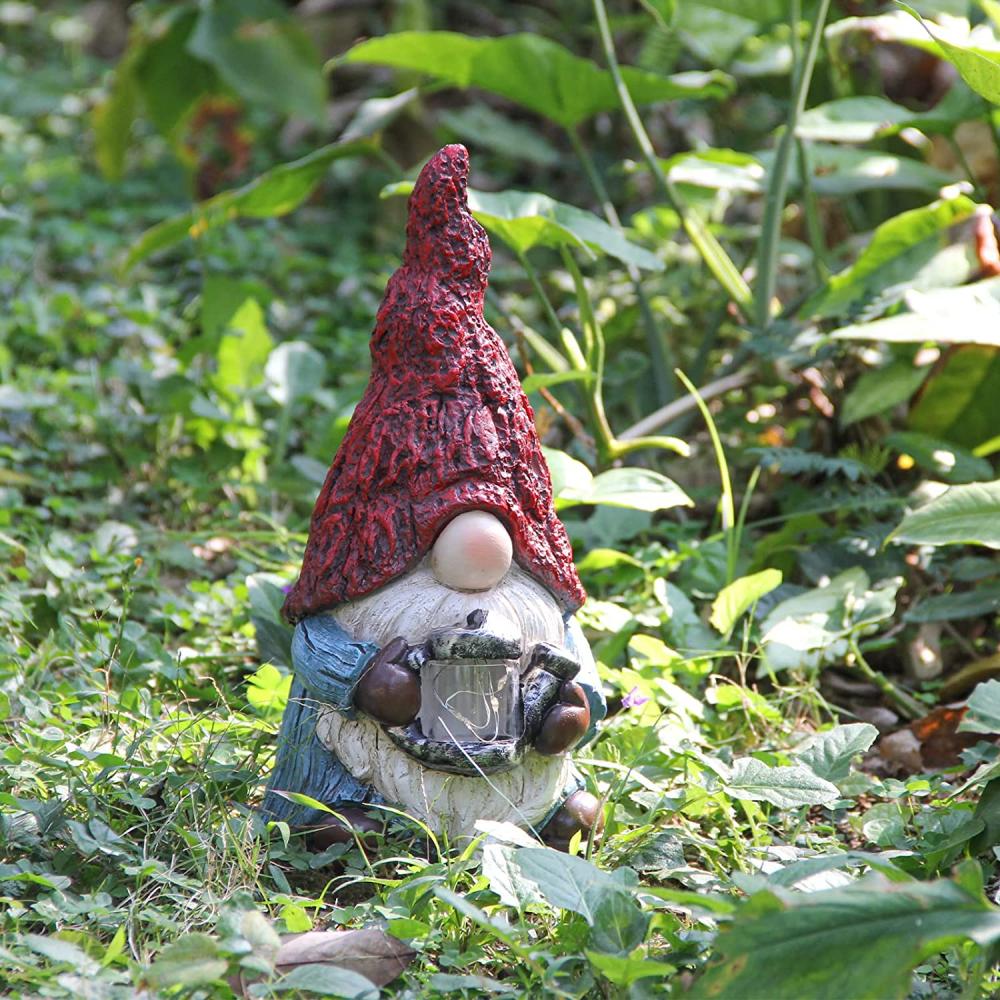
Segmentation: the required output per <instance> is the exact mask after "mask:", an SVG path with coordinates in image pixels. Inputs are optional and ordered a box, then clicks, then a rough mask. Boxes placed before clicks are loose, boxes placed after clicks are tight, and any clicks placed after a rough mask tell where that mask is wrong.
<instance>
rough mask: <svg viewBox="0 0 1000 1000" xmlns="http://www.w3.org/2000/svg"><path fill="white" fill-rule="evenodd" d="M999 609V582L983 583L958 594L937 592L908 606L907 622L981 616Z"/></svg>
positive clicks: (945, 620) (955, 619)
mask: <svg viewBox="0 0 1000 1000" xmlns="http://www.w3.org/2000/svg"><path fill="white" fill-rule="evenodd" d="M997 611H1000V584H992V585H990V584H985V585H980V586H978V587H976V588H975V590H967V591H964V592H963V593H960V594H938V595H936V596H934V597H928V598H925V599H924V600H922V601H920V603H919V604H915V605H914V606H913V607H912V608H910V609H909V610H908V611H907V612H906V614H905V615H903V620H904V621H907V622H947V621H959V620H961V619H963V618H981V617H982V616H983V615H989V614H993V613H994V612H997Z"/></svg>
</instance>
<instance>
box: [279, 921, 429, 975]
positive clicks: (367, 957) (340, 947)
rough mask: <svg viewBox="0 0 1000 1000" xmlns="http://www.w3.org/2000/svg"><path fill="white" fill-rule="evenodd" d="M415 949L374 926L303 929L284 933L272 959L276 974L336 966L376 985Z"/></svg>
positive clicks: (404, 963)
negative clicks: (304, 968)
mask: <svg viewBox="0 0 1000 1000" xmlns="http://www.w3.org/2000/svg"><path fill="white" fill-rule="evenodd" d="M415 955H416V952H415V951H414V950H413V949H412V948H411V947H410V946H409V945H407V944H406V943H405V942H403V941H400V940H399V939H398V938H394V937H392V936H391V935H389V934H386V932H385V931H383V930H380V929H379V928H378V927H363V928H361V929H360V930H353V931H306V932H305V933H303V934H284V935H282V938H281V948H280V949H279V950H278V957H277V958H276V959H275V963H274V964H275V968H276V969H277V971H278V972H280V973H287V972H291V970H292V969H294V968H295V967H296V966H298V965H315V964H317V963H323V964H325V965H336V966H338V967H339V968H341V969H350V970H352V971H353V972H357V973H360V974H361V975H362V976H364V977H365V978H366V979H370V980H371V981H372V982H373V983H374V984H375V985H376V986H385V985H387V984H388V983H391V982H392V981H393V980H394V979H395V978H396V977H397V976H398V975H399V974H400V973H401V972H402V971H403V970H404V969H405V968H406V967H407V966H408V965H409V964H410V962H412V961H413V958H414V956H415Z"/></svg>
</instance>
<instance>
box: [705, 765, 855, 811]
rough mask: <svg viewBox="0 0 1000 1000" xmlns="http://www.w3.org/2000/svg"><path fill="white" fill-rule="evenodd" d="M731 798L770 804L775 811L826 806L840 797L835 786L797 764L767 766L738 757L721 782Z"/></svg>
mask: <svg viewBox="0 0 1000 1000" xmlns="http://www.w3.org/2000/svg"><path fill="white" fill-rule="evenodd" d="M724 784H725V786H726V792H727V794H729V795H730V796H732V797H733V798H734V799H750V800H752V801H754V802H770V803H771V805H773V806H777V807H778V808H779V809H794V808H796V807H797V806H813V805H830V804H831V803H833V802H836V801H837V799H839V798H840V792H838V791H837V786H836V785H833V784H831V783H830V782H829V781H827V780H826V779H825V778H821V777H819V776H818V775H816V774H813V772H812V771H811V770H810V769H809V768H808V767H803V766H801V765H793V766H782V767H771V766H769V765H768V764H765V763H764V762H763V761H760V760H757V758H756V757H740V758H738V759H737V760H734V761H733V765H732V770H731V772H730V774H729V776H728V777H727V778H725V779H724Z"/></svg>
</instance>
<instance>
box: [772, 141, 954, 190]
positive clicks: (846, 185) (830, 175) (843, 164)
mask: <svg viewBox="0 0 1000 1000" xmlns="http://www.w3.org/2000/svg"><path fill="white" fill-rule="evenodd" d="M804 149H805V159H806V167H807V170H808V171H809V185H810V187H811V188H812V189H813V191H815V192H816V193H817V194H819V195H824V196H826V197H832V198H838V197H843V196H844V195H849V194H857V193H858V192H860V191H871V190H877V189H882V190H891V191H892V190H900V191H935V192H936V191H939V190H940V189H941V188H943V187H945V186H947V185H949V184H954V183H955V181H956V180H958V179H959V178H958V177H956V176H955V175H953V174H950V173H946V172H945V171H943V170H938V169H937V168H936V167H931V166H928V165H927V164H926V163H921V162H920V161H919V160H914V159H910V158H909V157H902V156H893V155H891V154H889V153H876V152H869V151H867V150H864V149H851V148H849V147H844V146H835V145H832V144H828V143H819V142H809V143H805V146H804ZM755 155H756V157H757V159H758V160H759V161H760V163H761V164H762V165H763V167H764V169H765V171H767V172H768V173H770V171H771V170H772V168H773V166H774V151H773V150H764V151H763V152H760V153H756V154H755ZM791 178H792V182H793V183H795V184H799V185H801V175H800V173H799V165H798V159H797V158H796V160H795V162H794V163H793V165H792V171H791Z"/></svg>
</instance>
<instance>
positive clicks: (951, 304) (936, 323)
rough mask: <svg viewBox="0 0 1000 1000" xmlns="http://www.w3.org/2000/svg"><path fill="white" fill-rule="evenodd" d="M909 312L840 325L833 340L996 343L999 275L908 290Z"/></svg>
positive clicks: (998, 337) (999, 324) (999, 317)
mask: <svg viewBox="0 0 1000 1000" xmlns="http://www.w3.org/2000/svg"><path fill="white" fill-rule="evenodd" d="M904 300H905V302H906V304H907V305H908V306H909V307H910V310H911V311H910V312H908V313H901V314H900V315H898V316H889V317H887V318H886V319H877V320H875V322H874V323H858V324H857V325H854V326H845V327H841V328H840V329H839V330H836V331H834V332H833V333H832V334H831V335H830V336H831V337H833V338H834V339H835V340H878V341H881V342H882V343H886V344H923V343H927V342H933V341H936V342H937V343H939V344H985V345H988V346H991V347H1000V278H987V279H986V280H985V281H977V282H976V283H975V284H972V285H964V286H963V287H961V288H941V289H936V290H934V291H930V292H915V291H914V292H910V293H908V294H906V295H905V296H904Z"/></svg>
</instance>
